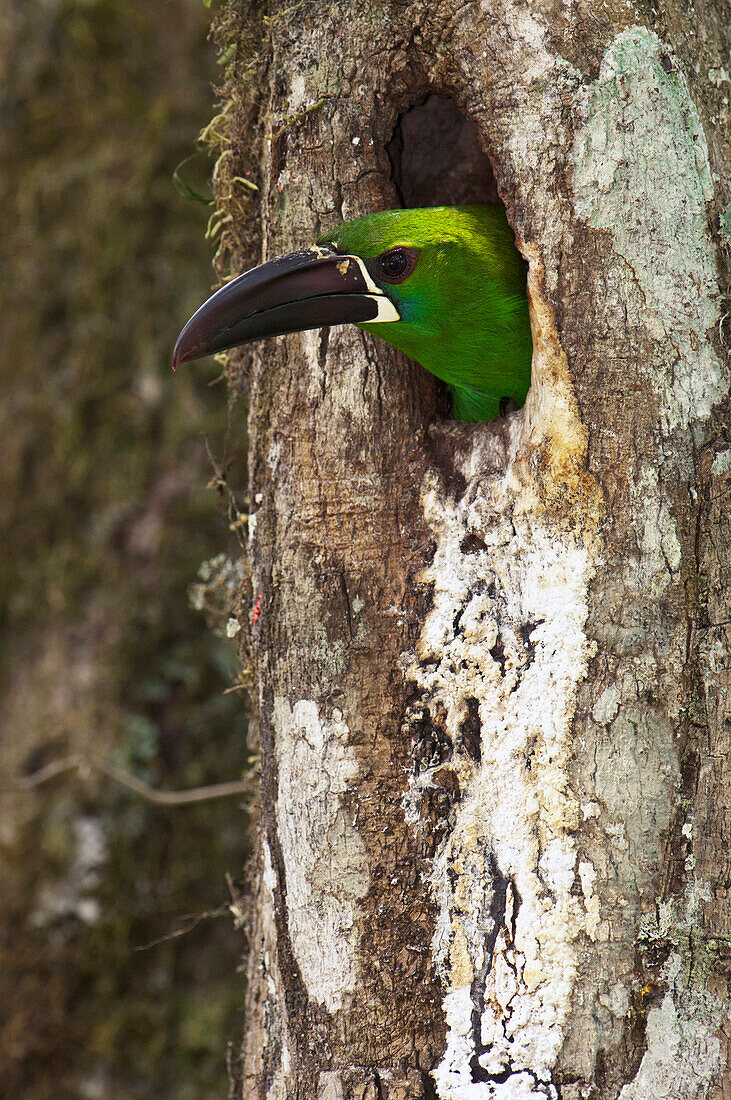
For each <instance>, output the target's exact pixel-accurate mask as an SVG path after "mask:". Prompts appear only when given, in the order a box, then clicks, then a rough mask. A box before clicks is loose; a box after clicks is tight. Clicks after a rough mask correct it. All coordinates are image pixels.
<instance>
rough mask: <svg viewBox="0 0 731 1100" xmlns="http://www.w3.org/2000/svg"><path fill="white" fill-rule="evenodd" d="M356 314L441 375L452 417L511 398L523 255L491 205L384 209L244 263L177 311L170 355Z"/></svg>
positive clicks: (519, 375)
mask: <svg viewBox="0 0 731 1100" xmlns="http://www.w3.org/2000/svg"><path fill="white" fill-rule="evenodd" d="M348 322H350V323H354V324H357V325H358V326H359V327H360V328H362V329H365V331H366V332H371V333H373V334H374V335H375V336H380V337H381V338H382V339H383V340H386V341H387V343H389V344H392V345H393V346H394V347H396V348H400V350H401V351H403V352H405V353H406V354H407V355H408V356H410V358H412V359H415V360H416V361H417V363H421V365H422V367H425V368H426V369H427V370H428V371H431V373H432V374H435V375H436V376H437V377H438V378H441V379H443V380H444V381H445V382H446V383H447V386H448V387H449V390H450V391H451V394H452V397H453V412H454V416H455V418H456V419H457V420H471V421H477V420H490V419H491V418H492V417H494V416H496V415H497V414H498V412H499V411H500V410H501V408H505V404H506V403H507V404H508V405H510V404H511V403H513V402H514V403H516V404H518V405H522V404H523V401H524V400H525V395H526V393H527V392H528V386H529V385H530V363H531V350H532V345H531V333H530V322H529V320H528V299H527V295H526V265H525V262H524V260H523V259H522V257H521V256H520V255H519V254H518V252H517V250H516V248H515V241H514V238H513V234H512V231H511V229H510V226H509V225H508V222H507V219H506V217H505V211H504V210H503V208H502V207H501V206H486V205H472V206H440V207H433V208H430V209H425V210H387V211H384V212H383V213H379V214H369V215H367V216H366V217H364V218H356V219H355V220H354V221H351V222H346V223H345V224H344V225H341V226H339V227H338V228H337V229H334V230H332V231H331V232H330V233H326V234H325V235H324V236H323V237H321V238H320V240H319V241H318V242H317V244H316V245H315V246H314V247H313V248H308V249H306V250H304V251H302V252H293V253H292V254H291V255H289V256H283V257H282V258H281V259H278V260H271V261H270V262H269V263H265V264H262V265H261V266H260V267H255V268H253V269H252V270H251V271H247V272H245V273H244V274H243V275H240V276H239V277H238V278H236V279H232V280H231V282H229V283H226V285H225V286H223V287H221V289H220V290H217V291H216V293H215V294H214V295H213V296H212V297H211V298H209V299H208V301H207V302H205V303H204V304H203V305H202V306H201V307H200V309H199V310H198V312H197V313H195V314H194V315H193V317H192V318H191V319H190V321H188V324H187V325H186V326H185V328H184V329H183V331H182V332H181V334H180V336H179V338H178V342H177V345H176V347H175V352H174V357H173V365H174V366H177V364H178V363H182V362H184V361H185V360H187V359H197V358H199V357H200V356H202V355H210V354H212V353H213V352H218V351H225V350H226V349H227V348H232V347H237V346H238V345H239V344H246V343H249V342H250V341H252V340H259V339H261V338H263V337H265V336H281V335H283V334H284V333H288V332H300V331H303V330H305V329H313V328H321V327H322V326H324V325H339V324H345V323H348Z"/></svg>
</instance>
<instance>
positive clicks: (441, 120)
mask: <svg viewBox="0 0 731 1100" xmlns="http://www.w3.org/2000/svg"><path fill="white" fill-rule="evenodd" d="M388 155H389V158H390V161H391V175H392V179H393V183H394V186H395V188H396V191H397V193H398V197H399V200H400V202H401V205H402V206H405V207H419V206H461V205H462V204H464V203H469V202H492V203H499V202H500V198H499V196H498V193H497V186H496V184H495V176H494V174H493V171H492V165H491V164H490V160H489V158H488V157H487V156H486V154H485V153H484V151H483V149H482V147H481V145H480V138H479V135H478V132H477V127H476V126H475V124H474V122H472V120H471V119H469V118H467V116H466V115H463V114H462V112H461V111H460V109H459V107H458V106H457V104H456V103H455V102H454V100H453V99H450V98H449V96H445V95H437V94H432V95H429V96H427V97H426V99H424V100H423V101H422V102H420V103H417V104H416V105H415V106H413V107H410V108H409V110H407V111H406V112H405V113H404V114H403V115H401V117H400V119H399V121H398V123H397V124H396V129H395V130H394V134H393V137H392V138H391V141H390V142H389V145H388Z"/></svg>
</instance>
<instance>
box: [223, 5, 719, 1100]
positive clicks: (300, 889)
mask: <svg viewBox="0 0 731 1100" xmlns="http://www.w3.org/2000/svg"><path fill="white" fill-rule="evenodd" d="M255 18H256V17H255V15H254V14H253V12H249V10H248V9H247V8H245V7H244V6H243V5H240V6H239V7H238V8H236V7H234V8H233V9H230V10H229V13H228V22H227V23H226V22H224V24H223V25H222V29H221V33H222V35H223V37H225V36H226V34H228V35H229V36H230V37H231V38H232V39H233V40H234V41H236V42H238V43H239V46H240V60H239V61H238V62H237V63H236V65H235V66H234V68H233V69H232V73H231V84H230V91H231V100H230V103H229V110H228V115H227V117H228V120H229V130H228V135H229V136H228V139H227V140H228V144H227V146H226V148H227V149H229V150H231V151H232V153H233V155H232V156H229V158H228V160H229V164H228V167H227V168H226V172H228V176H226V172H224V171H223V166H221V171H219V195H220V202H221V207H222V210H223V213H224V214H226V213H229V214H232V219H231V220H230V222H229V225H228V229H227V231H226V236H225V238H224V241H223V244H224V252H225V251H226V249H228V250H230V252H231V259H232V262H233V264H234V266H236V265H237V264H243V262H244V261H245V260H246V259H251V258H252V257H250V256H249V257H245V256H244V254H243V249H242V246H241V244H240V240H241V238H242V237H243V235H245V233H246V232H248V231H249V230H247V228H246V224H245V217H244V215H243V214H242V213H241V207H240V204H239V205H236V203H234V202H233V201H232V200H231V189H230V186H229V188H228V189H226V187H224V186H223V184H224V183H225V182H226V180H227V179H228V181H229V183H230V181H231V179H232V178H233V173H234V172H235V171H237V170H240V169H241V165H245V164H251V163H252V158H253V160H254V162H255V164H256V170H257V173H258V181H259V186H260V192H261V194H260V198H261V207H260V215H261V230H262V255H263V256H264V257H270V256H274V255H277V254H280V253H282V252H285V251H288V250H291V249H294V248H297V247H302V246H305V245H308V244H309V243H311V242H312V241H313V240H314V239H315V238H316V237H317V236H318V235H319V234H320V233H322V232H324V231H325V230H327V229H328V228H330V227H331V226H333V225H335V224H337V223H339V222H341V221H343V220H347V219H349V218H352V217H354V216H357V215H360V214H363V213H367V212H369V211H374V210H380V209H387V208H390V207H393V206H397V205H399V203H400V201H401V199H402V198H404V195H405V191H406V188H405V185H404V184H403V177H404V170H403V164H404V163H406V161H408V159H409V156H411V160H410V163H411V164H412V166H413V165H414V164H416V165H417V170H416V184H415V185H414V186H415V187H416V191H417V192H418V191H419V186H418V184H419V180H421V182H422V183H423V187H422V190H421V193H420V201H421V202H422V203H424V204H429V202H430V201H432V202H438V201H441V200H442V199H443V197H444V195H445V194H446V193H447V192H448V191H449V188H450V187H452V191H450V192H449V193H450V194H452V193H458V192H459V187H457V188H456V192H455V190H454V188H453V181H451V182H450V180H449V179H448V178H447V177H448V176H449V173H450V170H451V168H452V167H453V168H454V169H455V172H457V174H458V175H459V171H460V163H456V164H451V163H450V164H448V165H443V169H442V171H441V172H437V173H434V172H432V174H431V176H430V175H429V164H430V163H431V164H434V163H436V164H439V163H440V160H439V158H440V155H442V152H443V147H444V143H443V142H442V141H441V139H438V134H437V130H435V131H434V133H433V134H431V136H430V134H429V132H428V127H427V128H425V129H424V130H423V133H422V135H421V139H420V138H419V134H418V133H416V134H414V133H411V132H410V130H409V126H408V125H407V123H406V120H407V119H409V118H412V119H413V118H418V117H419V116H417V115H413V114H412V115H411V116H410V115H408V114H406V112H408V111H409V109H410V108H411V107H413V106H414V105H415V104H418V103H422V102H423V101H424V99H425V97H427V96H430V95H433V94H439V95H442V96H449V97H451V99H452V100H453V102H454V103H455V104H456V105H457V107H458V108H459V110H460V111H461V112H462V113H463V115H464V116H465V117H466V118H468V119H469V120H471V122H472V124H473V125H474V126H475V127H476V132H477V133H478V135H479V142H480V144H481V147H482V149H483V150H484V151H485V153H487V154H488V156H489V158H490V161H491V163H492V168H493V171H494V177H495V181H496V184H497V190H498V193H499V195H500V197H501V199H502V200H503V201H504V203H505V205H506V208H507V210H508V215H509V218H510V220H511V223H512V225H513V227H514V230H515V233H516V239H517V243H518V247H519V249H520V251H521V252H522V253H523V255H524V256H525V257H526V259H527V260H528V262H529V268H530V272H529V292H530V303H531V323H532V327H533V336H534V348H535V350H534V359H533V367H532V372H533V373H532V387H531V390H530V393H529V396H528V400H527V402H526V405H525V408H524V409H523V410H522V411H521V412H519V413H517V414H514V415H511V416H510V417H509V418H507V419H506V420H504V421H501V422H493V423H491V424H487V425H458V424H454V423H450V422H448V421H447V420H446V419H445V416H444V408H443V402H442V398H441V395H440V393H439V392H438V389H437V387H436V384H435V383H433V381H432V380H431V379H430V378H428V377H427V376H426V375H425V374H424V373H423V372H422V371H421V370H420V369H419V368H417V367H416V366H415V365H414V364H411V363H409V362H408V361H406V360H405V359H404V358H403V357H401V356H399V355H398V354H397V353H395V352H393V351H391V350H389V349H388V348H387V347H386V346H385V345H384V344H382V343H377V342H375V341H373V340H371V339H370V338H369V337H367V336H365V335H363V334H362V333H360V332H358V331H357V330H355V329H353V328H338V329H334V330H332V331H330V332H327V331H324V330H323V331H322V332H320V333H308V334H303V335H301V336H293V337H288V338H287V339H285V340H282V341H279V342H278V343H276V344H273V343H271V342H270V343H268V344H267V345H266V346H264V347H262V348H261V349H260V350H258V351H257V352H256V353H255V354H254V355H253V357H252V360H251V364H250V376H249V382H248V387H249V400H250V423H249V427H250V477H251V495H252V516H251V529H250V546H251V562H252V593H253V597H252V598H258V595H259V593H261V600H260V608H261V614H260V615H254V616H253V618H254V619H256V622H255V623H254V624H253V626H252V646H253V653H254V658H255V664H256V670H257V676H258V685H259V722H260V731H261V750H262V777H263V780H262V827H261V848H260V853H259V864H258V866H259V874H258V886H257V896H256V914H257V915H256V919H255V922H254V926H253V932H252V943H251V956H250V963H249V1000H248V1008H247V1022H246V1031H245V1035H244V1039H243V1044H242V1056H241V1073H240V1080H239V1081H238V1083H236V1084H235V1091H236V1094H237V1095H241V1096H242V1097H245V1098H247V1100H253V1098H256V1100H263V1098H265V1097H266V1098H269V1100H274V1098H290V1097H292V1098H293V1097H298V1098H302V1100H305V1098H307V1100H311V1098H315V1097H317V1098H318V1100H341V1098H343V1100H344V1098H348V1100H350V1098H353V1100H355V1098H358V1100H365V1098H371V1097H372V1098H374V1100H375V1098H381V1100H385V1098H389V1100H395V1098H396V1097H398V1098H409V1100H411V1098H418V1097H424V1098H435V1097H438V1098H441V1100H482V1098H487V1097H493V1096H494V1097H500V1098H509V1100H517V1098H521V1100H523V1098H528V1097H554V1098H557V1097H561V1098H563V1100H580V1098H584V1100H588V1098H590V1097H591V1098H601V1100H605V1098H607V1100H608V1098H615V1097H621V1100H651V1098H661V1097H662V1098H673V1100H690V1098H694V1100H696V1098H697V1100H701V1098H704V1100H706V1098H707V1100H710V1098H713V1100H721V1098H722V1097H724V1098H726V1097H729V1096H731V1057H730V1055H729V1037H730V1036H731V1030H730V1028H731V1024H730V1021H729V1015H728V1013H729V989H728V976H729V958H730V955H731V952H730V947H731V938H730V937H731V921H730V915H729V900H728V890H729V870H730V866H731V865H730V862H729V829H730V826H729V818H728V812H729V791H730V786H731V771H730V766H731V762H730V758H729V750H730V749H731V744H730V740H729V739H730V736H731V712H730V711H729V701H728V686H729V675H730V657H729V654H730V649H729V625H728V624H729V621H730V620H731V607H730V606H729V585H728V580H729V545H730V539H731V530H730V529H729V521H728V501H729V487H730V486H731V440H730V438H729V419H728V406H727V392H728V381H729V377H728V364H727V358H728V356H727V341H728V314H727V306H726V305H724V297H723V295H724V293H725V288H726V286H727V284H726V281H725V280H726V276H727V272H728V244H729V233H730V232H731V218H730V217H729V213H728V210H729V208H728V206H727V205H726V204H727V203H728V200H729V180H731V144H730V142H729V132H730V129H731V127H730V115H729V105H728V104H729V94H731V83H730V82H729V80H730V78H729V75H728V66H726V67H724V65H725V64H726V62H725V61H724V58H726V57H727V51H728V37H727V36H726V37H725V33H726V32H725V31H724V17H723V13H722V10H721V5H720V3H719V4H715V5H714V4H703V5H702V4H697V5H695V6H693V5H692V4H690V5H689V4H685V5H680V4H675V3H670V4H659V5H658V6H657V7H650V6H649V5H646V4H636V5H634V6H633V5H631V4H624V3H622V4H620V3H612V2H608V3H604V2H602V3H599V2H596V3H592V2H589V0H582V2H579V3H577V4H575V5H571V6H567V5H563V4H558V3H553V2H551V0H544V2H541V3H532V4H525V3H520V2H507V0H504V2H501V0H491V2H489V3H480V2H474V3H472V2H468V3H457V2H456V0H443V2H431V3H419V2H417V3H397V2H394V3H390V4H376V5H374V6H369V5H359V4H344V3H342V2H341V3H333V4H327V3H318V4H317V5H311V4H298V5H294V6H287V5H285V4H283V5H281V6H276V7H272V8H271V10H270V11H269V14H268V17H267V19H266V20H265V23H264V24H263V25H262V26H261V27H260V28H259V29H258V30H254V31H252V28H254V27H255V22H254V20H255ZM726 31H727V28H726ZM262 36H263V42H264V44H263V46H262V47H261V53H260V55H259V59H258V66H259V67H258V68H256V67H255V66H253V65H252V64H251V62H250V58H249V60H248V68H247V67H246V64H247V56H244V53H245V51H244V50H243V47H242V46H241V44H242V43H243V42H245V41H250V40H251V39H252V38H253V39H258V38H261V37H262ZM252 73H253V74H254V75H253V76H252ZM401 116H405V117H404V123H403V125H402V126H401V129H400V130H399V131H398V132H399V134H400V141H401V144H402V145H403V149H402V152H401V153H399V152H398V150H397V151H396V153H394V149H395V148H396V145H395V143H394V141H393V136H394V132H395V131H396V130H397V128H398V126H399V119H400V117H401ZM244 120H246V126H244ZM412 130H413V126H412ZM417 130H418V125H417ZM434 134H437V138H435V137H434ZM443 136H444V135H443ZM447 136H448V135H447ZM419 140H421V142H422V145H421V151H420V152H418V150H417V151H416V152H414V150H415V149H416V146H418V143H419ZM409 142H410V143H411V147H412V152H411V154H410V153H409V151H408V149H406V145H407V144H408V143H409ZM396 144H398V143H396ZM389 148H390V150H391V157H390V158H389V155H388V150H389ZM398 156H401V157H402V158H405V160H402V162H401V164H402V167H401V168H400V169H399V168H398V165H397V167H396V168H394V157H396V158H398ZM420 158H421V159H420ZM466 159H467V158H466V155H465V160H466ZM459 160H460V158H459V157H458V158H457V161H458V162H459ZM420 163H421V165H422V169H421V171H419V170H418V165H419V164H420ZM237 166H238V168H237ZM462 167H464V165H463V166H462ZM467 168H469V165H467ZM465 170H466V169H465ZM406 174H408V173H406ZM467 174H468V175H469V172H467ZM478 176H479V172H478V173H477V175H475V173H472V176H471V177H470V179H471V181H472V182H471V185H470V186H473V187H474V184H475V179H476V178H477V177H478ZM394 180H395V181H396V183H399V185H400V186H401V194H399V193H398V192H397V190H396V184H395V182H394ZM412 182H413V181H412ZM485 186H486V192H485V197H487V198H489V197H490V196H489V195H488V194H487V185H485ZM227 196H228V197H227ZM471 197H475V196H474V195H472V196H471ZM406 199H407V201H408V195H406ZM249 217H253V214H251V212H250V213H249ZM237 234H238V237H237ZM237 241H238V242H239V243H237ZM254 258H255V259H258V258H259V257H258V256H257V257H254ZM724 315H725V316H724ZM234 373H235V372H234Z"/></svg>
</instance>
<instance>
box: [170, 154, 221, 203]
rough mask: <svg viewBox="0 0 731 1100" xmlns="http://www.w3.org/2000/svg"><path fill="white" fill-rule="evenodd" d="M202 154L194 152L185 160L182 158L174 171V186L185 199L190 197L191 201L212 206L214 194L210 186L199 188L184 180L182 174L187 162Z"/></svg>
mask: <svg viewBox="0 0 731 1100" xmlns="http://www.w3.org/2000/svg"><path fill="white" fill-rule="evenodd" d="M201 155H202V154H201V153H192V154H191V155H190V156H189V157H186V158H185V160H181V162H180V164H179V165H178V166H177V168H176V169H175V171H174V172H173V186H174V188H175V190H176V191H177V192H178V194H179V195H182V196H183V198H184V199H189V200H190V202H199V203H201V204H202V205H203V206H212V205H213V195H212V193H211V190H210V188H209V187H206V189H205V191H202V190H198V189H197V188H196V187H194V186H193V185H192V184H190V183H188V182H187V181H186V180H184V179H183V177H182V174H181V169H182V168H184V167H185V165H186V164H189V163H190V161H192V160H196V159H197V158H198V157H200V156H201Z"/></svg>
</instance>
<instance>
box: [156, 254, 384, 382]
mask: <svg viewBox="0 0 731 1100" xmlns="http://www.w3.org/2000/svg"><path fill="white" fill-rule="evenodd" d="M398 320H400V317H399V314H398V311H397V309H396V307H395V306H394V304H393V302H392V301H391V299H390V298H387V297H386V295H385V294H384V293H383V291H382V290H381V289H380V288H379V287H378V286H376V284H375V283H374V282H373V279H372V278H371V276H370V275H369V273H368V270H367V268H366V265H365V263H364V262H363V260H361V259H360V257H358V256H341V255H340V254H339V253H337V252H333V251H332V250H331V249H329V248H320V247H319V246H317V245H316V246H315V247H314V248H308V249H306V250H304V251H302V252H292V253H291V254H290V255H289V256H282V257H281V259H278V260H271V261H270V262H269V263H266V264H261V266H260V267H255V268H252V270H251V271H246V272H244V274H243V275H239V276H238V278H236V279H232V280H231V282H230V283H226V285H225V286H222V287H221V289H220V290H217V291H216V293H215V294H213V295H212V296H211V297H210V298H209V299H208V301H207V302H204V303H203V305H202V306H201V307H200V309H199V310H197V311H196V313H194V314H193V316H192V317H191V319H190V320H189V321H188V323H187V325H186V326H185V328H184V329H183V331H182V332H181V333H180V336H179V337H178V342H177V343H176V345H175V351H174V352H173V370H175V368H176V367H177V365H178V363H184V362H186V361H187V360H188V359H200V358H201V356H203V355H213V354H214V353H215V352H218V351H226V350H227V349H228V348H235V347H238V346H239V345H240V344H248V343H250V342H251V341H252V340H261V339H262V338H263V337H265V336H283V335H284V334H285V333H288V332H304V331H305V330H306V329H312V328H322V327H323V325H344V324H353V323H356V324H357V323H358V322H362V321H371V322H374V321H398Z"/></svg>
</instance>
